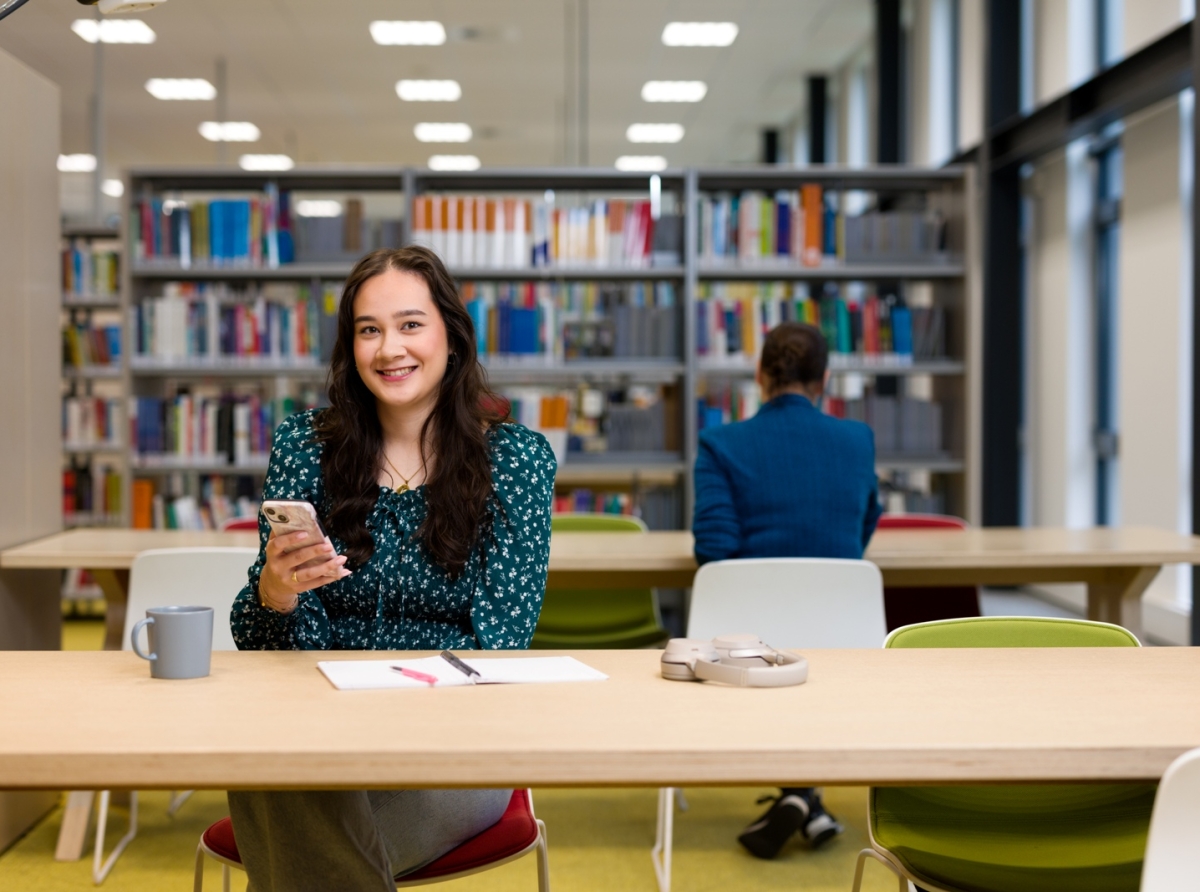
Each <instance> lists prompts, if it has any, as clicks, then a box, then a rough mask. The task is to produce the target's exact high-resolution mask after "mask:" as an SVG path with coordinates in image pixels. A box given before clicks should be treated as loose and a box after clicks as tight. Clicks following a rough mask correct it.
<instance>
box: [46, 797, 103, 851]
mask: <svg viewBox="0 0 1200 892" xmlns="http://www.w3.org/2000/svg"><path fill="white" fill-rule="evenodd" d="M95 797H96V793H95V791H94V790H75V791H73V792H71V793H68V794H67V804H66V806H65V807H64V808H63V820H62V827H60V828H59V831H58V846H57V847H56V848H55V850H54V860H55V861H78V860H79V859H80V858H82V857H83V850H84V849H85V848H86V847H87V839H88V824H90V823H91V820H92V801H93V800H94V799H95Z"/></svg>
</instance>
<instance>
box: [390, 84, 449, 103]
mask: <svg viewBox="0 0 1200 892" xmlns="http://www.w3.org/2000/svg"><path fill="white" fill-rule="evenodd" d="M396 95H397V96H399V97H400V98H401V99H403V100H404V101H405V102H458V100H460V99H462V87H460V86H459V85H458V81H407V80H406V81H397V82H396Z"/></svg>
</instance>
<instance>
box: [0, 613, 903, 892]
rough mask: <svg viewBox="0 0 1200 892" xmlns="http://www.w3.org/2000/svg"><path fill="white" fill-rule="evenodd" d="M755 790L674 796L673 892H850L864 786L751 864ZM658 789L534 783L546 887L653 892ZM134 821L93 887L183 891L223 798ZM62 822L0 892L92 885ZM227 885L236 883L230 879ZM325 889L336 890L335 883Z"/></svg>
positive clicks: (159, 798) (33, 842) (830, 794)
mask: <svg viewBox="0 0 1200 892" xmlns="http://www.w3.org/2000/svg"><path fill="white" fill-rule="evenodd" d="M103 640H104V627H103V623H101V622H97V621H74V622H66V623H64V624H63V648H64V649H65V650H98V649H100V647H101V646H102V644H103ZM765 792H769V791H767V790H760V789H700V788H689V789H687V790H686V791H685V793H686V795H687V798H688V802H689V805H690V808H689V809H688V811H687V812H686V813H678V812H677V813H676V819H675V864H674V870H673V885H672V888H673V889H674V890H675V892H707V890H712V892H730V890H736V889H754V890H756V892H772V890H776V889H778V890H785V889H786V890H788V892H795V890H804V892H849V889H850V883H851V881H852V879H853V877H854V860H855V858H856V857H857V855H858V851H859V850H860V849H861V848H863V847H864V846H865V845H866V803H867V798H866V790H865V789H864V788H862V787H846V788H837V787H831V788H828V789H827V790H826V791H825V802H826V804H827V805H828V807H829V810H830V811H831V812H832V813H833V814H835V815H836V816H837V817H838V818H839V819H840V820H841V821H842V823H843V824H845V826H846V832H845V833H844V834H843V835H842V836H840V837H839V838H838V839H837V840H835V841H834V842H832V843H830V844H829V845H827V846H826V847H825V848H823V849H821V850H819V851H815V852H813V851H809V850H807V849H806V848H805V847H804V845H803V844H802V843H801V842H799V841H797V842H794V843H792V844H790V845H789V846H788V847H787V848H785V849H784V851H783V853H782V854H781V855H780V857H779V858H778V859H776V860H775V861H759V860H757V859H755V858H752V857H750V856H749V855H747V854H746V853H745V852H744V851H743V850H742V849H741V847H740V846H738V844H737V842H736V839H735V837H736V836H737V834H738V832H739V831H740V830H741V829H742V828H743V827H744V826H746V824H748V823H750V821H752V820H754V819H755V818H756V817H758V815H759V814H761V812H762V810H763V808H764V806H759V805H756V804H755V802H754V800H755V799H756V798H757V797H758V796H759V795H760V794H762V793H765ZM656 803H657V793H656V792H655V791H654V790H629V789H621V790H536V791H535V792H534V806H535V809H536V811H537V814H538V817H540V818H541V819H542V820H543V821H545V822H546V830H547V835H548V837H549V840H550V882H551V886H552V888H554V889H556V890H559V892H563V890H568V892H627V890H645V892H656V890H657V885H656V883H655V881H654V868H653V867H652V865H651V863H650V846H651V845H652V844H653V842H654V817H655V809H656ZM140 812H141V820H140V822H139V828H140V829H139V831H138V836H137V838H136V839H135V840H134V841H133V842H132V843H130V845H129V848H128V849H126V850H125V854H124V855H122V856H121V859H120V860H119V861H118V862H117V864H116V866H115V867H114V868H113V871H112V873H111V874H110V875H109V877H108V880H107V881H106V882H105V884H104V887H103V888H104V889H105V890H106V892H169V890H179V892H184V890H188V889H191V888H192V885H191V884H192V875H193V874H192V871H193V866H194V863H195V860H194V859H195V851H196V843H197V841H198V840H199V838H200V833H201V832H202V831H203V830H204V828H205V827H207V826H208V825H209V824H211V823H212V822H213V821H215V820H217V819H218V818H222V817H224V816H225V815H226V814H227V811H226V807H225V795H224V794H223V793H214V792H198V793H196V794H195V795H194V796H193V797H192V798H191V799H190V800H189V801H188V802H187V803H186V804H185V805H184V806H183V808H182V809H181V810H180V811H179V813H178V814H177V815H176V816H175V817H174V818H171V817H168V816H167V794H166V793H164V792H143V793H142V794H141V795H140ZM126 818H127V813H126V812H125V810H123V809H113V811H112V814H111V816H110V818H109V826H108V833H109V840H108V843H107V844H108V845H109V846H110V847H111V845H112V843H113V842H115V841H116V840H118V839H119V838H120V837H121V835H122V834H123V833H124V829H125V826H126V824H125V821H126ZM61 820H62V812H61V810H59V809H56V810H54V811H52V812H51V813H50V814H49V815H47V816H46V818H45V819H44V820H42V822H41V823H40V824H38V825H37V826H36V827H35V828H34V829H33V830H32V831H30V832H29V833H28V834H27V835H26V836H25V837H24V838H23V839H21V840H19V841H18V842H17V843H16V844H15V845H13V846H12V847H11V848H10V849H9V850H8V851H7V852H5V853H4V854H2V855H0V890H3V892H78V890H84V889H89V888H93V886H92V878H91V868H92V859H91V849H90V846H89V849H88V852H87V854H86V855H85V857H84V859H83V860H81V861H77V862H69V863H59V862H56V861H55V860H54V845H55V841H56V840H57V839H58V829H59V825H60V822H61ZM204 888H205V889H206V890H209V892H219V890H220V888H221V874H220V868H219V865H217V864H216V863H215V862H212V861H209V862H208V866H207V871H206V874H205V886H204ZM233 888H234V889H237V890H239V892H240V890H242V889H245V878H244V876H242V875H241V874H235V880H234V884H233ZM439 888H441V889H445V890H446V892H533V890H536V889H537V872H536V864H535V859H534V858H533V857H532V856H531V857H527V858H523V859H521V860H520V861H516V862H514V863H512V864H507V865H505V866H504V867H500V868H497V869H496V870H492V871H488V872H487V873H482V874H476V875H475V876H470V877H466V878H464V879H461V880H456V881H455V882H453V883H443V884H442V885H441V886H440V887H439ZM863 888H864V890H865V892H885V890H886V892H893V890H895V888H896V880H895V879H894V878H893V877H892V875H891V874H889V873H887V872H886V871H885V870H884V869H883V868H882V867H881V866H879V865H878V864H875V863H874V862H871V863H869V864H868V866H867V882H866V883H864V886H863ZM330 892H337V889H336V885H331V886H330Z"/></svg>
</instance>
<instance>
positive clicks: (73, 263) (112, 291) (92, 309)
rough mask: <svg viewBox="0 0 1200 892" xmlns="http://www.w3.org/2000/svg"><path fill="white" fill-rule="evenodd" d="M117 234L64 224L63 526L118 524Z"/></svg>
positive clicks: (121, 448)
mask: <svg viewBox="0 0 1200 892" xmlns="http://www.w3.org/2000/svg"><path fill="white" fill-rule="evenodd" d="M122 259H123V258H122V249H121V234H120V232H119V231H118V230H116V229H112V228H108V227H104V226H94V225H80V226H74V225H66V226H64V227H63V228H62V244H61V251H60V294H61V297H62V313H61V316H62V378H63V387H62V443H63V471H62V475H63V479H62V512H63V524H64V526H66V527H76V526H119V525H121V524H123V523H124V522H126V517H125V512H124V510H123V504H124V502H123V494H124V482H125V480H126V479H127V476H128V461H127V455H126V449H127V447H126V443H125V440H126V436H125V434H126V430H125V429H126V424H125V405H126V401H125V394H126V393H127V389H126V387H125V380H124V365H123V359H124V357H123V353H124V350H123V347H124V339H123V337H122V333H121V327H122V312H121V267H122Z"/></svg>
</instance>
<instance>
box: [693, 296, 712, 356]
mask: <svg viewBox="0 0 1200 892" xmlns="http://www.w3.org/2000/svg"><path fill="white" fill-rule="evenodd" d="M709 304H710V301H707V300H698V301H696V351H697V352H698V353H699V354H700V355H701V356H705V355H707V354H708V351H709V349H710V345H709V343H708V308H709Z"/></svg>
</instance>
